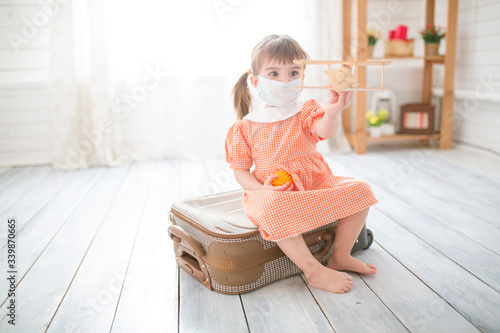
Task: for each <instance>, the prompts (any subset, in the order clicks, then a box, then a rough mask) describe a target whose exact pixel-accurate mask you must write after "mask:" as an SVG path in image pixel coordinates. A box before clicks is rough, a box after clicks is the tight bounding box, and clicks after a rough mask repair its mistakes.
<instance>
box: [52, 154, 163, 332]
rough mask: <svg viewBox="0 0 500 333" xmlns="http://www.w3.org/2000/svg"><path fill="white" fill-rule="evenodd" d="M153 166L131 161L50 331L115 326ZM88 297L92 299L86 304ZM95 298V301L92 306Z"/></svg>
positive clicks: (107, 330) (107, 329) (99, 329)
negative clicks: (114, 320)
mask: <svg viewBox="0 0 500 333" xmlns="http://www.w3.org/2000/svg"><path fill="white" fill-rule="evenodd" d="M153 166H154V162H147V163H146V162H145V163H135V164H133V165H132V166H131V168H130V172H128V173H127V176H126V177H125V180H124V181H123V183H122V184H121V187H120V189H119V191H118V194H117V195H116V198H115V200H114V201H113V204H112V205H111V206H110V207H109V211H108V212H107V214H106V215H105V217H104V221H103V223H102V225H101V226H100V227H99V229H98V231H97V233H96V234H95V236H94V238H93V240H92V242H91V244H90V247H89V248H88V250H87V252H86V254H85V258H84V259H83V260H82V262H81V265H80V267H79V269H78V272H77V273H76V274H75V276H74V278H73V280H72V282H71V288H70V289H69V290H68V291H67V293H66V295H65V297H64V301H63V302H62V303H61V304H60V305H59V308H58V310H57V312H56V313H55V315H54V318H53V319H52V321H51V323H50V326H49V332H61V331H63V330H65V329H67V327H68V323H71V325H75V326H76V327H77V328H78V329H81V330H83V331H88V332H103V331H106V332H109V331H110V330H111V326H112V322H113V318H114V316H115V311H116V307H117V304H118V300H119V297H120V294H121V293H122V288H123V283H124V280H125V277H126V275H127V272H128V266H129V261H130V256H131V253H132V249H133V246H134V242H135V238H136V233H137V228H138V226H139V224H140V222H141V216H142V212H143V209H144V205H145V201H146V197H147V192H148V191H147V190H148V188H149V186H150V184H151V180H152V175H153V172H154V168H153ZM83 295H86V297H83V298H82V296H83ZM85 299H86V301H87V302H86V303H87V304H85V303H83V304H82V300H85ZM89 303H90V304H92V306H93V307H92V308H90V309H89ZM82 307H83V309H84V311H82ZM89 310H90V311H89Z"/></svg>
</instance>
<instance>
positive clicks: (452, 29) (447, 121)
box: [342, 0, 458, 154]
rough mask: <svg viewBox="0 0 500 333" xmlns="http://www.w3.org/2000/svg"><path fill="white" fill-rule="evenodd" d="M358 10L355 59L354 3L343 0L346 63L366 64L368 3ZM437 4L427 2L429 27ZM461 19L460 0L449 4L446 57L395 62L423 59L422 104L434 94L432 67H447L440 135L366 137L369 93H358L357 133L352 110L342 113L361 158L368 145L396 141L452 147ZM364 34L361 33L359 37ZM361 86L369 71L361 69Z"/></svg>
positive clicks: (364, 1)
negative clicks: (352, 119) (421, 142)
mask: <svg viewBox="0 0 500 333" xmlns="http://www.w3.org/2000/svg"><path fill="white" fill-rule="evenodd" d="M357 2H358V6H357V13H356V14H357V15H356V16H357V32H358V33H357V34H356V35H357V45H358V47H357V55H355V56H352V55H351V0H343V6H342V7H343V10H342V25H343V27H342V28H343V33H342V40H343V55H342V56H343V60H346V61H347V60H357V61H366V60H367V59H368V57H367V55H368V40H367V35H366V34H365V33H364V32H365V31H366V23H367V0H358V1H357ZM434 7H435V0H426V14H425V24H426V25H427V24H434ZM457 17H458V0H448V17H447V26H446V54H445V55H439V56H424V57H402V58H391V60H394V61H398V60H399V59H422V61H423V62H424V68H423V74H424V75H423V82H422V83H423V86H422V103H430V101H431V91H432V66H433V65H434V64H443V65H444V68H445V74H444V77H445V79H444V87H443V88H444V94H443V101H442V112H441V122H440V123H441V128H439V129H436V130H437V133H436V134H432V135H428V134H427V135H415V134H412V135H408V134H397V135H392V136H383V137H380V138H372V137H370V136H369V135H367V134H366V119H365V114H366V110H367V108H366V92H365V91H358V92H357V93H356V97H355V99H356V109H355V114H354V117H355V123H354V132H352V130H351V110H350V108H349V109H348V110H345V111H344V112H342V125H343V127H344V131H345V133H346V135H347V139H348V140H349V143H350V144H351V146H353V147H354V151H355V152H356V153H357V154H364V153H365V152H366V143H367V142H368V141H377V142H378V141H394V140H429V139H432V140H438V141H439V146H440V148H441V149H449V148H450V147H451V135H452V117H453V98H454V80H455V48H456V39H457ZM359 32H361V33H359ZM358 82H359V83H360V84H361V85H362V86H366V67H359V68H358Z"/></svg>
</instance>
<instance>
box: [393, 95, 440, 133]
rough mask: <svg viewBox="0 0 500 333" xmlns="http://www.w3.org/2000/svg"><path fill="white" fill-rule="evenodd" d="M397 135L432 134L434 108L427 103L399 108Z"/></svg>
mask: <svg viewBox="0 0 500 333" xmlns="http://www.w3.org/2000/svg"><path fill="white" fill-rule="evenodd" d="M399 133H406V134H433V133H434V107H433V106H432V105H430V104H427V103H422V104H406V105H403V106H401V114H400V117H399Z"/></svg>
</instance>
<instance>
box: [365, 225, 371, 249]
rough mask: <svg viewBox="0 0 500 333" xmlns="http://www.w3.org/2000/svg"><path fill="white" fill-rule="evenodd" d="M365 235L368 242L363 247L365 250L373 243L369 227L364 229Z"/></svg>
mask: <svg viewBox="0 0 500 333" xmlns="http://www.w3.org/2000/svg"><path fill="white" fill-rule="evenodd" d="M366 236H367V238H368V244H366V246H365V247H364V248H363V250H366V249H367V248H369V247H370V246H372V243H373V232H372V231H371V230H370V229H366Z"/></svg>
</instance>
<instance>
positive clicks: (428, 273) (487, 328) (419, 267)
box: [367, 209, 500, 332]
mask: <svg viewBox="0 0 500 333" xmlns="http://www.w3.org/2000/svg"><path fill="white" fill-rule="evenodd" d="M369 221H370V224H369V227H370V228H371V229H372V230H373V232H374V234H375V239H376V240H377V243H378V244H380V246H381V247H383V248H384V250H386V251H387V252H389V253H390V254H391V255H392V256H393V257H394V258H395V259H396V260H398V261H399V262H400V263H401V264H402V265H404V267H406V268H407V269H408V270H410V271H411V272H412V273H413V274H414V275H415V276H417V277H418V278H419V279H420V280H422V281H423V282H424V283H425V284H426V285H427V286H429V288H431V289H432V290H433V291H434V292H435V293H437V294H438V295H439V296H440V297H441V298H443V299H444V300H445V301H446V302H447V303H449V304H450V305H451V306H453V307H454V308H455V309H456V310H457V311H458V312H460V313H461V314H462V315H463V316H464V317H466V318H467V319H468V320H469V321H470V322H471V323H473V324H474V325H475V326H476V327H478V328H479V329H480V330H481V331H484V332H495V331H496V330H497V329H498V328H499V327H500V318H499V317H498V315H497V309H500V293H498V292H497V291H496V290H494V289H493V288H491V287H490V286H488V285H487V284H485V283H484V282H482V281H480V280H478V279H477V278H476V277H475V276H474V275H472V274H471V273H469V272H468V271H466V270H464V269H463V268H462V267H460V266H459V265H457V263H456V262H454V261H452V260H450V259H449V258H447V257H445V256H443V254H442V253H441V252H439V251H438V250H436V249H434V248H432V247H431V246H429V244H427V243H426V242H425V241H424V240H421V239H419V238H418V237H415V235H414V234H412V233H411V232H410V231H408V230H407V229H405V228H404V227H402V226H401V225H399V224H398V223H396V222H395V221H393V220H392V219H391V218H390V217H389V216H387V215H385V214H383V213H381V212H380V210H379V209H373V210H372V211H370V220H369ZM367 252H369V251H367ZM367 255H368V254H367ZM377 274H378V273H377ZM377 278H378V277H377ZM395 295H397V294H395ZM433 306H434V304H432V303H431V304H429V306H427V307H426V308H425V313H426V314H427V315H425V316H424V315H422V314H421V315H422V316H423V317H419V318H418V319H419V321H421V322H423V323H425V325H426V326H429V327H432V323H433V322H435V321H439V320H440V319H441V317H440V315H441V312H442V311H443V310H442V309H443V308H442V307H439V308H436V309H433Z"/></svg>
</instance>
